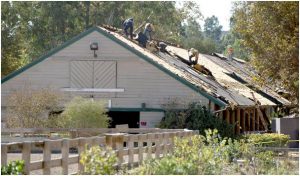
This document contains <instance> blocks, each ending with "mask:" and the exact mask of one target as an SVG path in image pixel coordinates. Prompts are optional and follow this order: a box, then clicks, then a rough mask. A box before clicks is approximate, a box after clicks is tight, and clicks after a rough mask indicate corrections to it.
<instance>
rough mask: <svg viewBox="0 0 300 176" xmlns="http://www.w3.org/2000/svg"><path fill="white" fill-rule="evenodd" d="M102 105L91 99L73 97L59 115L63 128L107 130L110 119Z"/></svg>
mask: <svg viewBox="0 0 300 176" xmlns="http://www.w3.org/2000/svg"><path fill="white" fill-rule="evenodd" d="M106 112H107V110H106V109H105V106H104V103H103V102H102V101H95V100H92V99H84V98H82V97H75V98H73V99H72V100H71V102H70V103H68V104H67V105H66V109H65V111H64V112H63V113H62V114H61V117H62V118H61V120H62V126H63V127H65V128H107V127H108V125H109V120H110V118H109V117H108V116H107V114H106Z"/></svg>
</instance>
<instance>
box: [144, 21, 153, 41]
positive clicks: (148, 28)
mask: <svg viewBox="0 0 300 176" xmlns="http://www.w3.org/2000/svg"><path fill="white" fill-rule="evenodd" d="M153 31H154V27H153V25H152V24H151V23H146V25H145V30H144V35H146V37H147V38H148V40H150V41H151V40H152V35H153Z"/></svg>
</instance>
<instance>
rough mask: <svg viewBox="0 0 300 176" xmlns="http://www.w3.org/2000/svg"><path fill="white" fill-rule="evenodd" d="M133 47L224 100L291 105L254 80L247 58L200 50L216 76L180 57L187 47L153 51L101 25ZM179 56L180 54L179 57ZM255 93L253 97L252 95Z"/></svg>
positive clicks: (185, 55)
mask: <svg viewBox="0 0 300 176" xmlns="http://www.w3.org/2000/svg"><path fill="white" fill-rule="evenodd" d="M101 29H103V30H105V31H107V32H109V33H110V34H112V35H113V36H115V37H116V38H117V39H119V40H121V41H122V42H124V43H126V44H127V45H128V46H130V47H132V48H133V49H135V50H137V51H139V52H141V53H142V54H143V55H146V56H147V57H148V58H150V59H151V60H152V61H154V62H155V63H157V64H159V65H161V66H163V67H164V68H166V69H167V70H169V71H170V72H172V73H174V74H176V75H177V76H178V77H180V78H183V79H185V80H186V81H188V82H190V83H192V84H193V85H195V86H196V87H198V88H199V90H201V91H205V92H207V93H208V94H210V95H211V96H213V97H215V98H217V99H220V100H221V101H225V102H226V103H227V104H229V105H234V106H254V105H255V104H256V103H255V100H254V99H256V100H257V101H258V102H259V103H260V105H265V106H276V105H289V104H290V102H289V101H287V100H286V99H284V98H282V97H281V96H279V95H278V94H276V93H275V92H274V91H272V90H271V89H270V90H267V91H266V90H261V89H262V88H261V89H260V88H259V87H257V86H254V84H251V83H252V82H251V74H252V73H253V72H254V70H253V69H252V68H251V67H249V66H248V65H247V64H246V63H245V62H244V61H242V60H239V59H236V58H235V59H234V60H232V61H228V60H227V58H226V57H224V56H222V55H219V56H218V57H216V56H210V55H203V54H200V58H199V61H198V63H199V64H201V65H203V66H205V67H206V68H207V69H209V70H210V71H211V72H212V74H213V76H214V78H215V80H214V79H212V78H210V77H209V76H206V75H204V74H201V73H199V72H197V71H195V70H194V69H193V68H192V67H190V66H189V65H187V64H185V63H184V62H182V61H180V59H179V58H181V59H185V60H188V51H187V50H185V49H182V48H178V47H174V46H170V45H168V46H167V47H166V50H167V51H169V52H170V53H173V54H174V55H170V54H166V53H163V52H160V51H158V52H156V53H151V52H150V51H148V50H147V49H145V48H143V47H141V46H139V45H138V44H136V43H135V42H132V41H130V40H129V39H127V38H126V37H124V36H123V35H120V34H118V33H116V32H112V31H108V30H106V29H104V28H101ZM176 56H179V57H176ZM253 95H254V97H253Z"/></svg>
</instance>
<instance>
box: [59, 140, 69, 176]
mask: <svg viewBox="0 0 300 176" xmlns="http://www.w3.org/2000/svg"><path fill="white" fill-rule="evenodd" d="M61 153H62V161H61V162H62V174H63V175H67V174H68V166H69V140H68V139H63V140H62V150H61Z"/></svg>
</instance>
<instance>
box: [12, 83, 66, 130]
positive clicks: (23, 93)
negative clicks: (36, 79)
mask: <svg viewBox="0 0 300 176" xmlns="http://www.w3.org/2000/svg"><path fill="white" fill-rule="evenodd" d="M59 100H60V95H59V93H58V92H55V91H53V90H51V89H40V90H33V89H31V88H29V87H24V88H22V89H20V90H18V91H16V92H14V93H13V94H12V95H11V97H10V99H9V100H8V113H7V116H8V117H7V127H8V128H39V127H44V126H45V124H46V123H47V120H48V113H49V112H50V111H53V110H56V109H57V108H58V106H59Z"/></svg>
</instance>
